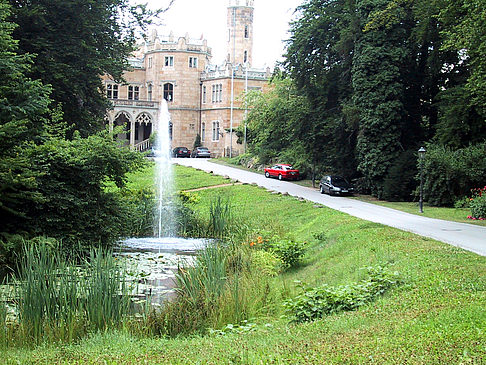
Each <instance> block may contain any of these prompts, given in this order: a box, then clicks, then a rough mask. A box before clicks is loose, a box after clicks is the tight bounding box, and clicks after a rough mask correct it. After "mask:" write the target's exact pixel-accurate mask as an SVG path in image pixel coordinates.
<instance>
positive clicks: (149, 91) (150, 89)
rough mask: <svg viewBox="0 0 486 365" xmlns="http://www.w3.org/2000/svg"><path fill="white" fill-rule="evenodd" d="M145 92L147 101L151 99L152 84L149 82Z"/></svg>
mask: <svg viewBox="0 0 486 365" xmlns="http://www.w3.org/2000/svg"><path fill="white" fill-rule="evenodd" d="M147 94H148V99H149V101H152V84H149V85H148V86H147Z"/></svg>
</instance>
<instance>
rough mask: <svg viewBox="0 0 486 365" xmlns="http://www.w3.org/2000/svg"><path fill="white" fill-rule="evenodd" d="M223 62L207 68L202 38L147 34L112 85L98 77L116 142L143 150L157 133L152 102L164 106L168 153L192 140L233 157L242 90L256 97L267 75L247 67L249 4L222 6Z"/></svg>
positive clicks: (189, 144) (250, 24)
mask: <svg viewBox="0 0 486 365" xmlns="http://www.w3.org/2000/svg"><path fill="white" fill-rule="evenodd" d="M227 50H228V58H227V60H226V61H225V63H224V64H222V65H212V64H211V48H209V47H208V45H207V41H206V40H203V39H199V40H194V39H190V38H189V36H188V35H186V36H184V37H179V38H177V39H176V38H175V37H174V36H173V35H172V34H170V35H169V36H165V37H162V36H159V35H157V33H156V32H153V33H152V35H151V37H150V38H149V40H148V41H147V42H145V43H144V44H142V45H140V47H139V49H138V50H137V52H136V53H135V54H134V58H133V59H131V60H130V63H131V67H132V68H131V70H130V71H128V72H126V73H125V75H124V77H125V80H126V84H124V85H118V84H116V83H114V82H113V81H112V80H111V79H110V78H109V77H105V78H104V83H105V87H106V92H107V97H108V98H110V99H111V100H112V101H113V109H112V110H110V111H109V113H108V116H107V119H108V122H109V124H110V127H111V128H113V127H114V126H124V127H125V130H126V131H127V132H126V133H125V132H124V133H121V134H120V135H119V138H120V139H122V140H126V143H127V144H129V145H130V146H132V147H133V148H135V149H137V150H144V149H146V148H148V147H149V140H148V139H149V136H150V134H151V133H152V132H153V131H155V130H157V120H158V115H159V111H158V108H159V105H160V101H161V100H162V99H163V98H164V99H166V100H167V101H168V106H169V112H170V114H171V125H172V127H171V128H172V147H178V146H185V147H188V148H189V149H192V147H193V144H194V141H195V139H196V136H197V134H199V135H200V136H201V140H202V145H203V146H206V147H208V148H209V149H210V151H211V152H212V155H213V156H222V155H237V154H239V153H241V152H242V150H243V148H244V147H243V146H242V145H239V144H237V143H236V140H237V137H236V134H235V133H234V132H233V133H232V131H234V129H236V128H237V127H238V126H239V125H240V124H241V123H242V122H243V120H244V117H245V113H246V110H245V105H244V102H243V96H244V94H245V92H246V91H247V90H262V91H263V90H264V89H265V87H266V85H267V81H268V78H269V76H270V70H269V69H267V70H260V69H255V68H253V67H252V65H251V60H252V50H253V1H252V0H241V1H240V0H230V1H229V6H228V43H227Z"/></svg>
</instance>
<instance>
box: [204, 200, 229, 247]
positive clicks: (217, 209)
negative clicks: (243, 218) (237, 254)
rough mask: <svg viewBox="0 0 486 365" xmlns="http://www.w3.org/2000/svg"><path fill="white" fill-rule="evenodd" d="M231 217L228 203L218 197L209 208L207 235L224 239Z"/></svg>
mask: <svg viewBox="0 0 486 365" xmlns="http://www.w3.org/2000/svg"><path fill="white" fill-rule="evenodd" d="M232 216H233V215H232V212H231V204H230V201H229V200H228V199H224V198H222V197H221V196H219V195H218V196H217V197H216V199H214V200H212V201H211V204H210V206H209V225H208V235H209V236H210V237H215V238H223V237H225V235H226V234H227V233H228V232H229V228H230V226H231V223H232Z"/></svg>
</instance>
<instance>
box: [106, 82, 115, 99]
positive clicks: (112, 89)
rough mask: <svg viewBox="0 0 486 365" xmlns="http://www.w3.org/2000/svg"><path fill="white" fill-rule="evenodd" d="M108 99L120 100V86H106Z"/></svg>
mask: <svg viewBox="0 0 486 365" xmlns="http://www.w3.org/2000/svg"><path fill="white" fill-rule="evenodd" d="M106 97H107V98H108V99H118V85H113V84H108V85H106Z"/></svg>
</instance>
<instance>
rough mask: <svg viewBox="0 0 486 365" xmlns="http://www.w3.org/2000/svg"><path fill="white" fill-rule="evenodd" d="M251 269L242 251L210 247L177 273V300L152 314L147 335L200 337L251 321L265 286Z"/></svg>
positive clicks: (248, 255) (231, 246)
mask: <svg viewBox="0 0 486 365" xmlns="http://www.w3.org/2000/svg"><path fill="white" fill-rule="evenodd" d="M251 268H252V265H251V252H250V251H249V250H248V248H247V247H245V246H242V245H235V244H225V243H222V242H215V243H212V244H209V245H208V246H206V247H205V248H204V249H203V250H201V251H200V252H199V253H198V256H197V257H196V260H195V262H194V263H192V265H189V266H183V267H180V268H179V272H178V273H177V275H176V282H177V293H178V296H177V298H176V299H175V300H174V301H172V302H170V303H167V304H166V306H165V307H164V308H163V309H162V311H161V312H160V313H152V315H151V317H150V319H149V321H148V327H149V328H150V332H151V333H152V334H157V335H160V334H162V335H169V336H175V335H180V334H188V333H194V332H197V333H205V332H206V330H208V329H209V328H213V329H220V328H223V327H224V326H226V325H227V324H229V323H232V324H238V323H241V322H242V321H243V320H246V319H249V318H252V317H254V316H256V315H257V314H258V312H259V311H261V310H262V307H263V306H264V305H265V304H266V301H267V300H268V292H267V291H268V285H267V282H266V279H265V278H263V277H261V276H259V275H257V273H256V272H255V271H252V270H251Z"/></svg>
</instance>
